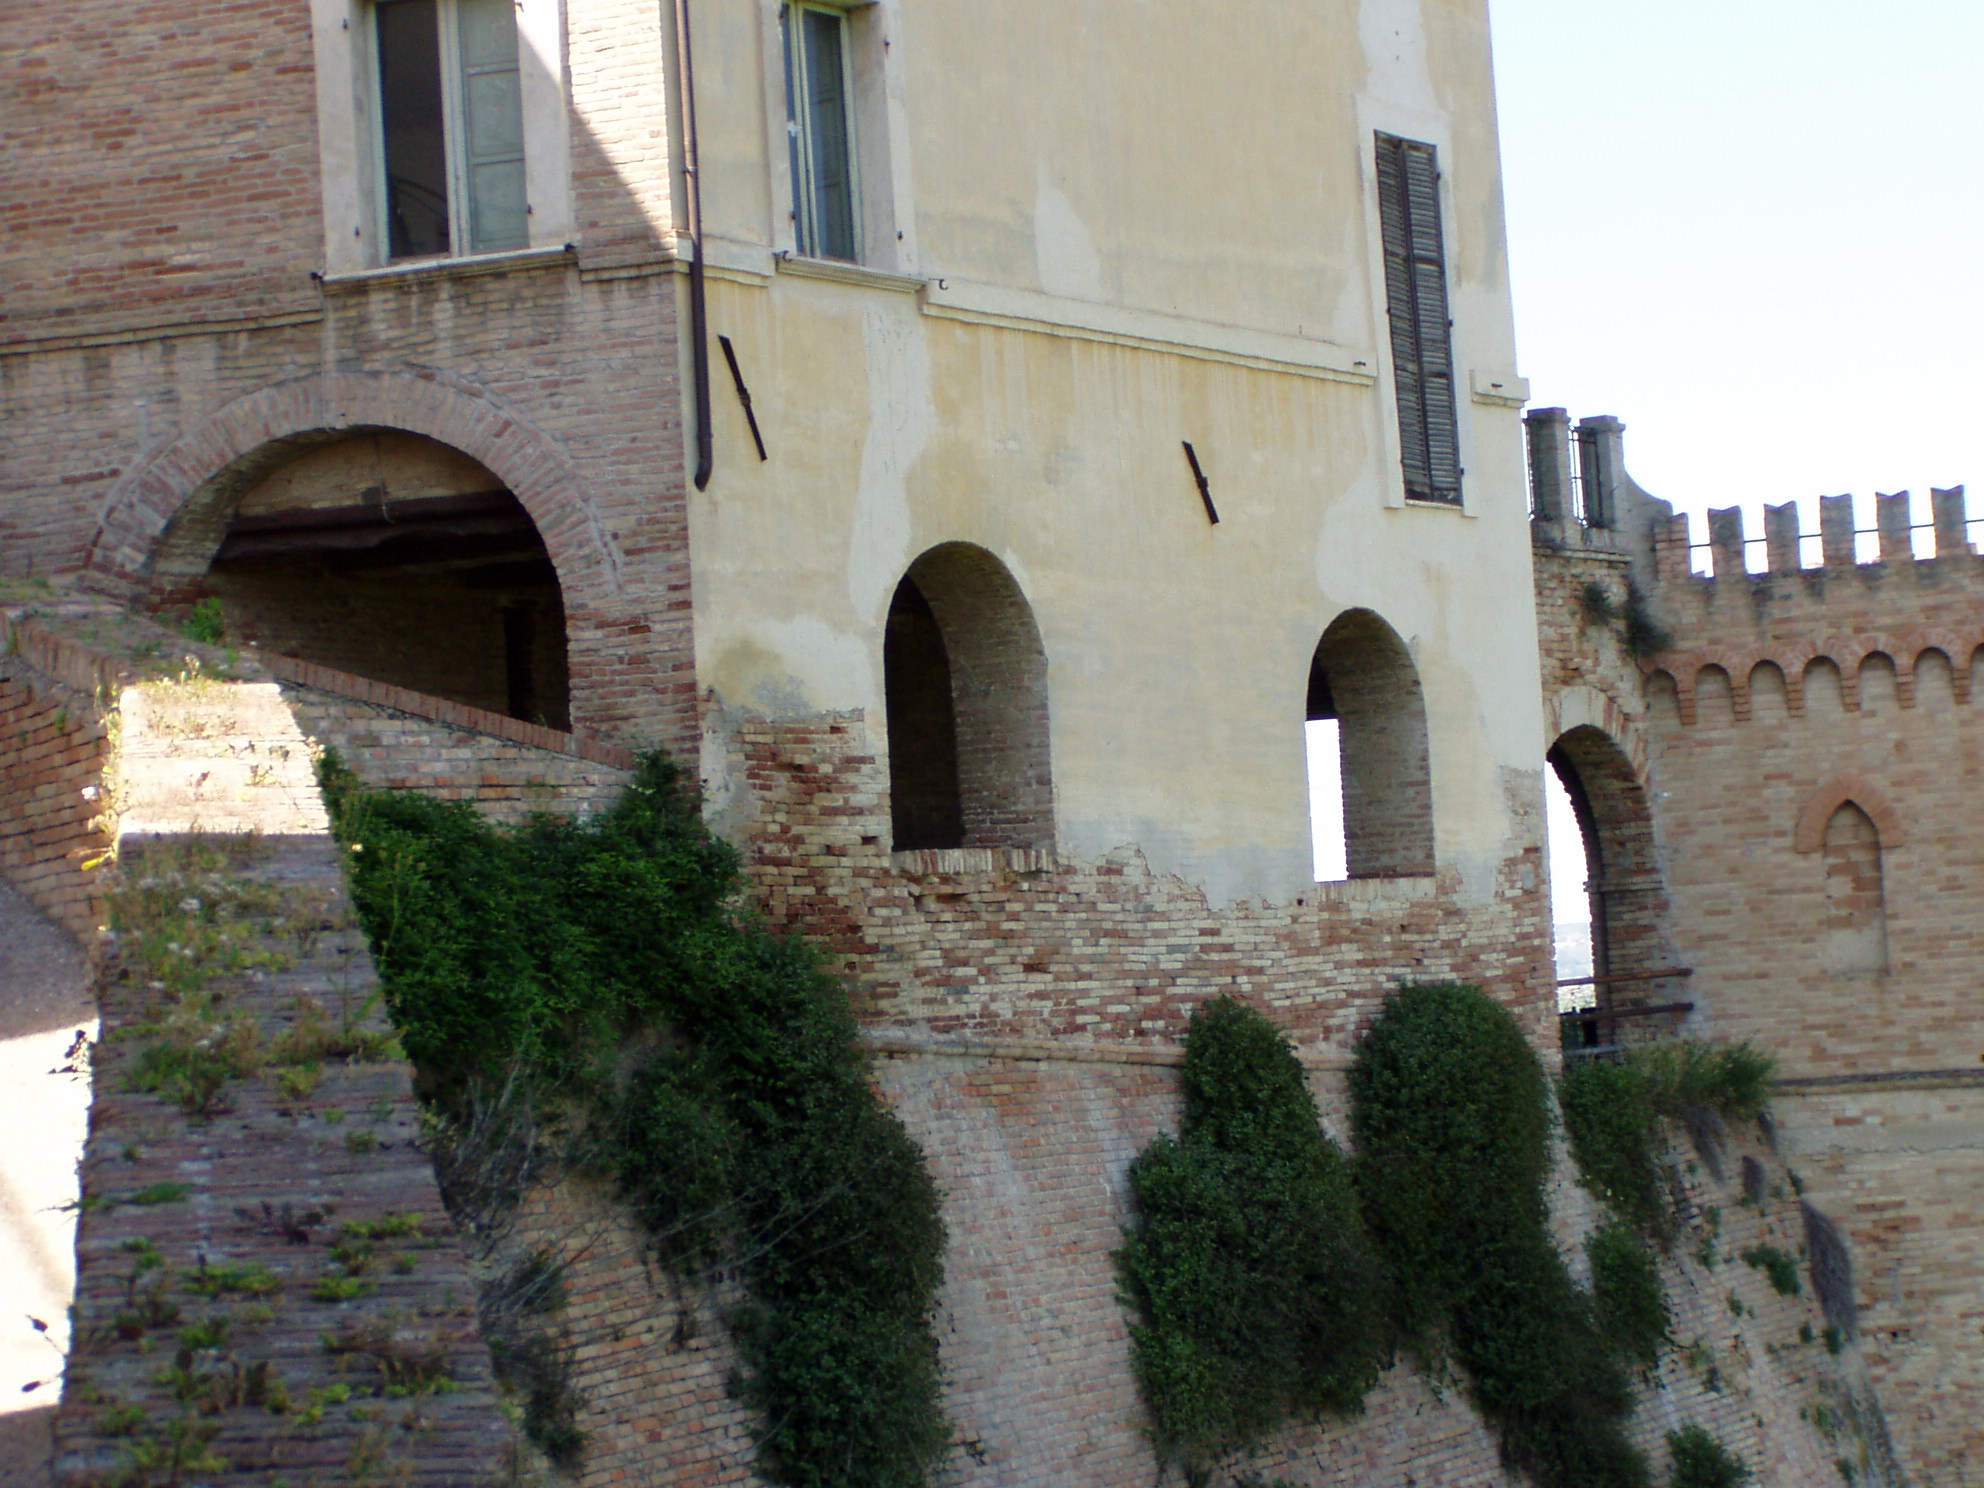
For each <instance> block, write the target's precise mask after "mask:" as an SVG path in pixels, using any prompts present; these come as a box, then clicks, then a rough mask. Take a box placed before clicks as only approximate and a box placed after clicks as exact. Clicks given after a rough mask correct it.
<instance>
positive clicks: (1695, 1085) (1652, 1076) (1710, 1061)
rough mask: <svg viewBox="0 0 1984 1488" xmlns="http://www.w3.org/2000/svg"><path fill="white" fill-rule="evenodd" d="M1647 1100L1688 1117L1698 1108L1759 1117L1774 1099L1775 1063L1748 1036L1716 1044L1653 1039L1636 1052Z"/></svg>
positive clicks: (1732, 1116) (1724, 1114)
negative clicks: (1665, 1041) (1655, 1040)
mask: <svg viewBox="0 0 1984 1488" xmlns="http://www.w3.org/2000/svg"><path fill="white" fill-rule="evenodd" d="M1633 1064H1634V1067H1635V1068H1637V1069H1638V1070H1639V1072H1640V1074H1641V1076H1642V1077H1643V1078H1644V1079H1645V1081H1646V1089H1647V1100H1648V1101H1649V1103H1650V1104H1651V1105H1652V1107H1653V1109H1654V1110H1655V1111H1657V1112H1658V1113H1659V1114H1661V1115H1662V1116H1669V1117H1672V1118H1674V1119H1675V1120H1677V1121H1687V1120H1689V1119H1690V1118H1691V1116H1692V1115H1693V1114H1694V1113H1695V1112H1698V1111H1704V1110H1706V1111H1712V1112H1714V1113H1715V1114H1716V1115H1717V1116H1721V1117H1725V1118H1728V1119H1731V1120H1745V1121H1750V1120H1755V1119H1756V1118H1757V1117H1759V1116H1761V1115H1763V1114H1764V1111H1765V1109H1766V1108H1767V1107H1768V1106H1769V1104H1770V1084H1771V1079H1772V1078H1773V1076H1774V1075H1775V1074H1776V1071H1777V1062H1776V1061H1775V1060H1774V1059H1772V1058H1771V1056H1770V1055H1768V1054H1766V1053H1764V1052H1763V1051H1762V1050H1761V1049H1759V1048H1757V1047H1756V1046H1755V1045H1753V1044H1751V1043H1750V1042H1749V1041H1748V1040H1747V1039H1746V1040H1744V1041H1743V1042H1742V1043H1740V1044H1716V1043H1708V1042H1705V1041H1702V1040H1697V1039H1680V1040H1676V1041H1675V1042H1672V1043H1664V1044H1651V1045H1648V1046H1647V1047H1646V1048H1644V1049H1641V1050H1638V1051H1637V1052H1635V1054H1634V1055H1633Z"/></svg>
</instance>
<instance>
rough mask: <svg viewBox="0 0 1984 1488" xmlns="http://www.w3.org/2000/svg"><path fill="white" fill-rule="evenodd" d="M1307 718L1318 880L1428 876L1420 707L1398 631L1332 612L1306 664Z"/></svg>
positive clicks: (1429, 829)
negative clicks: (1330, 620)
mask: <svg viewBox="0 0 1984 1488" xmlns="http://www.w3.org/2000/svg"><path fill="white" fill-rule="evenodd" d="M1304 716H1305V718H1306V719H1307V723H1308V726H1307V729H1306V733H1307V743H1308V750H1309V802H1310V821H1311V824H1312V828H1313V832H1314V839H1315V860H1316V877H1317V879H1318V880H1319V881H1323V880H1328V879H1332V878H1387V877H1400V876H1405V875H1412V874H1426V873H1431V872H1432V871H1433V777H1432V766H1431V759H1430V756H1429V754H1428V750H1427V745H1426V703H1425V699H1424V697H1423V696H1422V695H1421V692H1420V688H1419V671H1418V668H1416V667H1415V666H1413V664H1412V654H1411V653H1410V652H1409V651H1407V650H1406V647H1405V642H1404V641H1402V640H1400V639H1399V637H1398V632H1396V631H1394V630H1393V629H1392V628H1391V627H1390V626H1389V625H1387V624H1386V623H1385V622H1384V621H1383V620H1382V619H1380V618H1379V617H1378V616H1377V615H1375V614H1373V613H1372V612H1371V611H1370V610H1346V611H1345V612H1344V613H1343V614H1341V615H1339V616H1337V618H1336V619H1335V620H1334V621H1332V622H1331V623H1330V627H1329V629H1328V630H1326V631H1324V632H1323V638H1322V640H1321V641H1320V642H1318V643H1317V646H1316V650H1315V654H1314V655H1313V656H1312V657H1311V658H1310V662H1309V686H1308V694H1307V707H1306V709H1305V711H1304Z"/></svg>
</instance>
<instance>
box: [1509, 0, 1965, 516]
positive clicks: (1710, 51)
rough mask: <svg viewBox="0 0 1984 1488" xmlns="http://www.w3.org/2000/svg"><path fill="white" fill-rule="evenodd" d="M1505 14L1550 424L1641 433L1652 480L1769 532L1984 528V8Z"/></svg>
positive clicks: (1523, 331)
mask: <svg viewBox="0 0 1984 1488" xmlns="http://www.w3.org/2000/svg"><path fill="white" fill-rule="evenodd" d="M1490 3H1491V13H1492V17H1493V25H1494V33H1493V34H1494V45H1495V64H1496V68H1495V70H1496V79H1497V91H1498V96H1499V105H1500V114H1501V138H1502V160H1503V166H1504V170H1505V173H1506V190H1507V202H1508V233H1509V257H1510V269H1511V274H1512V277H1513V280H1514V285H1515V311H1516V344H1517V348H1518V352H1519V356H1520V362H1521V370H1522V371H1523V373H1524V374H1525V375H1526V376H1527V377H1528V378H1529V379H1530V383H1531V387H1532V390H1533V395H1534V397H1533V406H1537V407H1545V406H1550V405H1562V406H1564V407H1567V408H1569V409H1570V411H1571V413H1572V416H1573V417H1574V418H1575V417H1579V416H1582V415H1586V414H1593V413H1611V414H1616V415H1618V416H1619V417H1620V418H1621V419H1623V420H1624V421H1625V422H1626V425H1627V432H1626V457H1627V466H1628V468H1629V469H1630V470H1631V471H1632V472H1633V475H1634V477H1635V478H1636V479H1637V480H1638V481H1639V482H1640V484H1641V485H1643V486H1645V487H1646V488H1647V489H1648V490H1650V491H1651V492H1653V494H1655V495H1656V496H1659V497H1662V498H1663V499H1665V500H1668V501H1671V502H1673V503H1674V504H1675V506H1676V507H1677V508H1678V509H1685V510H1688V511H1691V512H1694V513H1697V514H1699V513H1701V512H1704V511H1706V510H1707V509H1708V508H1709V507H1711V506H1730V505H1737V504H1740V505H1742V506H1743V507H1744V509H1745V521H1746V524H1747V531H1748V533H1749V535H1751V536H1761V535H1762V532H1763V522H1762V516H1761V506H1762V504H1763V503H1764V502H1773V503H1775V502H1780V501H1788V500H1793V499H1795V500H1797V501H1798V502H1800V504H1801V516H1802V517H1803V525H1804V530H1806V531H1808V532H1816V531H1817V530H1818V506H1817V498H1818V497H1819V496H1820V495H1821V494H1826V495H1836V494H1839V493H1842V492H1852V493H1854V494H1855V495H1856V496H1857V497H1858V498H1859V500H1860V501H1861V502H1864V503H1865V505H1864V506H1858V505H1856V516H1857V517H1858V525H1860V526H1862V527H1871V526H1872V525H1873V506H1872V493H1873V492H1874V491H1876V490H1881V491H1898V490H1903V489H1907V490H1910V491H1912V492H1913V493H1914V495H1915V500H1916V506H1915V520H1916V521H1917V522H1927V521H1928V520H1929V514H1928V491H1929V488H1930V487H1931V486H1932V485H1934V486H1950V485H1957V484H1961V483H1964V482H1968V483H1969V484H1970V487H1971V512H1972V514H1973V515H1978V514H1984V371H1980V366H1979V347H1978V345H1977V342H1978V335H1979V331H1980V327H1984V276H1980V274H1979V265H1978V254H1979V247H1980V242H1984V175H1981V174H1980V161H1984V78H1980V70H1984V0H1871V3H1870V0H1855V3H1851V4H1849V3H1845V0H1661V3H1658V4H1646V3H1626V0H1490ZM1928 536H1929V534H1927V533H1921V534H1918V535H1917V541H1918V543H1921V544H1923V545H1924V546H1922V547H1921V548H1918V551H1921V552H1925V553H1926V552H1927V551H1928V549H1927V546H1926V543H1927V539H1928ZM1695 537H1696V540H1697V541H1701V540H1703V539H1704V538H1705V537H1706V531H1705V529H1704V527H1703V524H1702V522H1701V521H1700V519H1699V516H1698V517H1697V521H1696V532H1695ZM1971 537H1972V540H1973V541H1975V542H1978V543H1979V544H1980V546H1984V523H1980V524H1976V525H1973V527H1972V528H1971Z"/></svg>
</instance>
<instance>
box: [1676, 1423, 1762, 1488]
mask: <svg viewBox="0 0 1984 1488" xmlns="http://www.w3.org/2000/svg"><path fill="white" fill-rule="evenodd" d="M1667 1448H1668V1450H1669V1451H1670V1452H1672V1453H1673V1454H1674V1472H1673V1475H1672V1476H1671V1477H1669V1478H1668V1480H1667V1488H1742V1485H1743V1484H1745V1483H1747V1482H1749V1481H1750V1469H1749V1467H1748V1465H1747V1464H1745V1463H1744V1461H1743V1459H1742V1458H1741V1457H1738V1456H1737V1455H1736V1454H1735V1453H1734V1452H1732V1451H1730V1450H1729V1449H1728V1448H1727V1447H1725V1446H1723V1444H1722V1443H1721V1442H1719V1441H1717V1440H1716V1439H1715V1438H1714V1437H1712V1436H1710V1435H1709V1434H1708V1433H1707V1432H1706V1431H1704V1430H1702V1428H1701V1427H1699V1426H1683V1427H1682V1428H1681V1429H1680V1430H1679V1431H1675V1432H1670V1433H1669V1434H1668V1437H1667Z"/></svg>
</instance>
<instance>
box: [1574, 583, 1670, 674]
mask: <svg viewBox="0 0 1984 1488" xmlns="http://www.w3.org/2000/svg"><path fill="white" fill-rule="evenodd" d="M1578 615H1579V618H1580V619H1581V620H1582V621H1583V623H1584V624H1585V625H1586V626H1588V627H1590V628H1592V629H1597V630H1616V631H1617V633H1618V637H1619V644H1620V646H1621V647H1622V648H1624V650H1625V653H1626V654H1627V655H1628V656H1630V657H1632V658H1633V659H1634V660H1636V661H1644V660H1646V659H1647V658H1648V657H1651V656H1655V655H1658V654H1659V653H1660V652H1662V651H1665V650H1666V649H1667V648H1668V647H1669V646H1671V645H1673V644H1674V636H1673V633H1672V632H1670V631H1669V630H1668V629H1667V627H1666V626H1664V625H1662V624H1661V623H1660V621H1659V620H1658V619H1656V618H1655V616H1654V613H1653V606H1652V604H1651V603H1650V602H1649V601H1648V599H1647V597H1646V592H1645V591H1644V590H1642V589H1641V588H1640V586H1639V585H1638V584H1636V583H1634V582H1633V581H1632V580H1630V579H1628V580H1627V581H1626V594H1625V598H1624V599H1623V600H1619V599H1615V598H1613V595H1612V591H1611V590H1610V589H1608V588H1606V587H1605V585H1603V584H1602V583H1600V582H1599V581H1598V580H1596V579H1592V580H1590V581H1589V582H1587V583H1586V584H1585V586H1584V587H1583V588H1582V589H1580V590H1579V591H1578Z"/></svg>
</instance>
